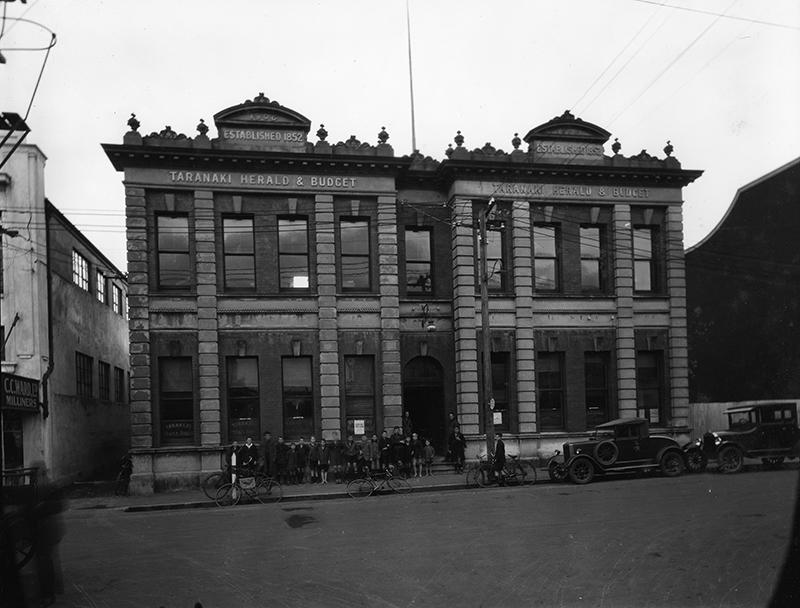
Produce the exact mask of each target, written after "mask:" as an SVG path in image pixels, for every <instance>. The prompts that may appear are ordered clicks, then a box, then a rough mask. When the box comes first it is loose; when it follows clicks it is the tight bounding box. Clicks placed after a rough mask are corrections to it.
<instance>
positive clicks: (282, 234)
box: [278, 217, 309, 289]
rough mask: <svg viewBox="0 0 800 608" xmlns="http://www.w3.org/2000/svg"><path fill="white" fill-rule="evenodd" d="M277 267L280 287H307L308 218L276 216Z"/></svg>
mask: <svg viewBox="0 0 800 608" xmlns="http://www.w3.org/2000/svg"><path fill="white" fill-rule="evenodd" d="M278 269H279V273H280V287H281V289H308V287H309V281H308V277H309V274H308V220H307V219H306V218H304V217H282V218H278Z"/></svg>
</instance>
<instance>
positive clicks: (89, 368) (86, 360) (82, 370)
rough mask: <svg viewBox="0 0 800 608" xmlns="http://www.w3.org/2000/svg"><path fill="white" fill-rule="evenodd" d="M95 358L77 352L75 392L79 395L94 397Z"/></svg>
mask: <svg viewBox="0 0 800 608" xmlns="http://www.w3.org/2000/svg"><path fill="white" fill-rule="evenodd" d="M93 372H94V359H93V358H92V357H90V356H89V355H84V354H83V353H79V352H77V351H76V352H75V393H76V394H77V395H78V396H79V397H92V395H93V392H94V385H93V383H92V376H93Z"/></svg>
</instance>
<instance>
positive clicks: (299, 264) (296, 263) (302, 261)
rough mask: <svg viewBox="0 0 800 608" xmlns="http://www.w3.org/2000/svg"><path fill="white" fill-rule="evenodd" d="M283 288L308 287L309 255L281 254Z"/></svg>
mask: <svg viewBox="0 0 800 608" xmlns="http://www.w3.org/2000/svg"><path fill="white" fill-rule="evenodd" d="M280 264H281V288H283V289H294V288H305V287H308V257H306V256H305V255H288V254H282V255H281V261H280Z"/></svg>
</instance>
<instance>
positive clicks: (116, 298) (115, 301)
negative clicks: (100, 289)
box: [111, 283, 122, 315]
mask: <svg viewBox="0 0 800 608" xmlns="http://www.w3.org/2000/svg"><path fill="white" fill-rule="evenodd" d="M111 309H112V310H113V311H114V312H115V313H117V314H118V315H121V314H122V289H120V288H119V287H117V286H116V285H114V284H113V283H112V284H111Z"/></svg>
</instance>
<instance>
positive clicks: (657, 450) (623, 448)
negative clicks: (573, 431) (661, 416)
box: [548, 418, 685, 484]
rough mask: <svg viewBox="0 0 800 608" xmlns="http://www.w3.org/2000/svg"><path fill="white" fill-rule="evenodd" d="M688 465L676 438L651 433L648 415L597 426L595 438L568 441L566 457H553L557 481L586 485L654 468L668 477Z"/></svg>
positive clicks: (551, 466) (550, 465)
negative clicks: (597, 477) (605, 477)
mask: <svg viewBox="0 0 800 608" xmlns="http://www.w3.org/2000/svg"><path fill="white" fill-rule="evenodd" d="M684 467H685V463H684V455H683V451H682V450H681V447H680V446H679V445H678V442H676V441H675V440H674V439H671V438H669V437H662V436H659V435H650V429H649V424H648V421H647V420H646V419H644V418H619V419H617V420H612V421H610V422H605V423H603V424H600V425H598V426H597V427H595V433H594V436H593V437H590V438H588V439H585V440H582V441H572V442H567V443H565V444H564V449H563V459H562V457H560V456H558V453H557V455H556V456H555V457H553V458H551V459H550V462H549V463H548V472H549V473H550V478H551V479H553V480H560V479H564V478H569V480H570V481H572V482H573V483H578V484H584V483H589V482H590V481H592V479H594V476H595V475H606V474H609V473H627V472H633V471H651V470H655V469H658V470H660V471H661V472H662V473H663V474H664V475H666V476H668V477H674V476H676V475H680V474H681V473H682V472H683V470H684Z"/></svg>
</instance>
